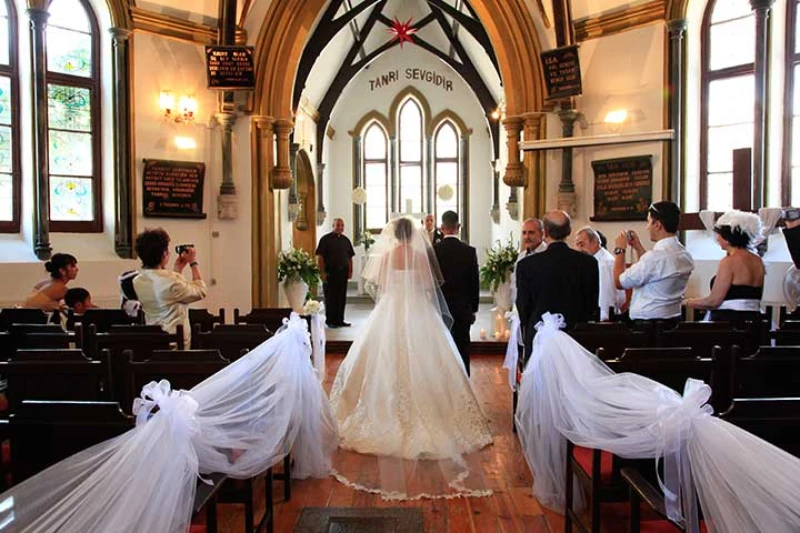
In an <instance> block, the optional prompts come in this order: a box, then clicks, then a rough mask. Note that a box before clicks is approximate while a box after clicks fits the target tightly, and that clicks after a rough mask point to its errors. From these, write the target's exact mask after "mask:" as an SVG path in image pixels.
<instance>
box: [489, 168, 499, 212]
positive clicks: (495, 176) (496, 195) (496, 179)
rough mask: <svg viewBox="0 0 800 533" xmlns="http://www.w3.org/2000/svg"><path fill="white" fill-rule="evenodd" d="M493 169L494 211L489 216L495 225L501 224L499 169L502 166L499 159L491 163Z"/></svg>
mask: <svg viewBox="0 0 800 533" xmlns="http://www.w3.org/2000/svg"><path fill="white" fill-rule="evenodd" d="M490 165H491V167H492V209H491V210H490V211H489V216H491V217H492V222H494V223H495V224H499V223H500V170H499V169H498V168H497V167H498V166H499V165H500V160H499V159H493V160H492V161H491V162H490Z"/></svg>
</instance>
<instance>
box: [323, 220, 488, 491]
mask: <svg viewBox="0 0 800 533" xmlns="http://www.w3.org/2000/svg"><path fill="white" fill-rule="evenodd" d="M400 221H405V222H400ZM397 224H400V227H399V228H398V227H397ZM410 224H411V222H410V221H409V220H408V219H399V221H395V222H394V223H393V224H390V226H389V227H388V228H387V230H384V233H383V235H382V238H381V239H380V241H381V244H380V245H378V246H377V250H376V252H377V253H376V254H373V256H371V258H370V261H369V263H368V264H367V266H366V267H365V272H364V277H365V281H366V282H367V284H368V286H371V287H372V289H373V292H374V293H375V296H376V301H377V303H376V306H375V309H374V310H373V312H372V314H371V315H370V317H369V319H368V321H367V324H366V326H365V328H364V329H365V330H364V333H363V334H362V335H361V336H360V338H358V339H357V340H355V341H354V342H353V345H352V346H351V348H350V350H349V352H348V353H347V357H346V358H345V359H344V361H342V363H341V365H340V367H339V371H338V373H337V375H336V379H335V381H334V384H333V388H332V390H331V396H330V399H331V404H332V406H333V411H334V414H335V415H336V418H337V420H338V422H339V436H340V447H341V448H342V449H343V450H349V451H353V452H357V453H358V454H370V455H371V456H374V457H370V458H364V457H360V458H357V459H356V458H353V457H352V456H348V454H347V453H344V452H341V453H340V454H339V461H336V462H335V464H334V467H335V468H336V470H337V478H338V479H339V480H340V481H342V482H344V483H346V484H348V485H350V486H352V487H354V488H358V489H362V490H368V491H371V492H376V493H380V494H381V495H382V496H383V497H384V498H387V499H416V498H419V497H434V498H435V497H455V496H462V495H485V494H486V493H487V491H485V490H484V483H483V481H482V480H481V479H480V476H479V472H478V471H477V469H475V468H470V467H469V466H468V463H469V460H470V459H471V458H470V457H469V456H468V455H469V454H471V453H473V452H476V451H478V450H480V449H482V448H483V447H485V446H486V445H488V444H490V443H491V442H492V437H491V434H490V432H489V429H488V424H487V421H486V418H485V416H484V414H483V412H482V411H481V408H480V406H479V404H478V401H477V399H476V397H475V394H474V392H473V390H472V387H471V385H470V382H469V378H468V377H467V374H466V371H465V369H464V366H463V362H462V361H461V358H460V356H459V354H458V350H457V349H456V346H455V343H454V342H453V340H452V338H451V337H450V334H449V332H448V326H447V325H446V321H449V320H450V319H449V316H448V314H447V310H446V304H444V301H443V300H442V299H441V293H440V292H439V287H438V286H439V282H440V280H441V274H440V273H439V267H438V264H437V263H436V259H435V256H434V255H433V252H432V249H431V247H430V244H428V243H427V241H426V240H425V239H424V238H423V237H422V235H421V233H420V232H419V231H418V230H416V229H414V227H413V226H411V225H410ZM409 231H410V235H409V234H408V232H409ZM404 232H405V233H404ZM397 233H399V234H400V237H399V238H398V236H397V235H396V234H397ZM473 459H474V458H473ZM365 468H367V469H370V468H372V469H374V470H377V472H373V474H368V473H365V472H364V469H365ZM423 477H424V478H426V479H424V480H423V479H422V478H423Z"/></svg>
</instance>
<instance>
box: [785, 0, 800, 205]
mask: <svg viewBox="0 0 800 533" xmlns="http://www.w3.org/2000/svg"><path fill="white" fill-rule="evenodd" d="M799 10H800V0H788V5H787V6H786V92H785V97H784V106H785V111H784V123H783V136H784V141H783V153H784V157H783V168H782V187H781V189H782V195H781V201H782V203H783V204H784V205H787V204H788V205H800V183H798V181H800V146H797V145H798V144H800V36H798V33H800V32H798V25H800V12H798V11H799ZM793 183H794V184H796V185H795V186H794V187H792V184H793Z"/></svg>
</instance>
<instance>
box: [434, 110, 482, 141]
mask: <svg viewBox="0 0 800 533" xmlns="http://www.w3.org/2000/svg"><path fill="white" fill-rule="evenodd" d="M445 120H449V121H450V122H452V123H453V124H455V125H456V127H457V128H458V131H459V133H460V134H461V135H472V128H470V127H469V126H467V123H466V122H464V120H463V119H462V118H461V117H460V116H458V115H457V114H456V113H455V112H453V111H452V110H451V109H445V110H444V111H442V112H440V113H438V114H437V115H436V116H435V117H431V119H430V120H429V121H428V131H429V132H431V135H434V134H435V133H436V128H438V127H439V125H440V124H441V123H442V122H444V121H445Z"/></svg>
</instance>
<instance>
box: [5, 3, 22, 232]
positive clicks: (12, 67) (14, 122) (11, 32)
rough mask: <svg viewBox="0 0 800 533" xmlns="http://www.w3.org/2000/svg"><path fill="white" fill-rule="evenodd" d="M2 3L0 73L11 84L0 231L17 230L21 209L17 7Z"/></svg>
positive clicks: (12, 4) (18, 228)
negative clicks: (7, 212) (7, 188)
mask: <svg viewBox="0 0 800 533" xmlns="http://www.w3.org/2000/svg"><path fill="white" fill-rule="evenodd" d="M3 1H4V2H5V3H6V10H7V12H8V40H9V43H8V65H7V66H6V65H0V74H2V75H3V76H7V77H8V78H9V79H10V85H11V165H12V169H13V170H12V172H11V187H12V199H11V208H12V211H13V216H12V219H11V220H2V221H0V233H19V232H20V220H21V218H22V216H21V210H22V168H21V164H22V156H21V155H20V154H21V148H22V147H21V145H20V142H21V136H20V127H21V125H22V123H21V122H20V109H19V107H20V94H19V33H18V25H17V9H16V6H15V5H14V2H13V0H0V2H3Z"/></svg>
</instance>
